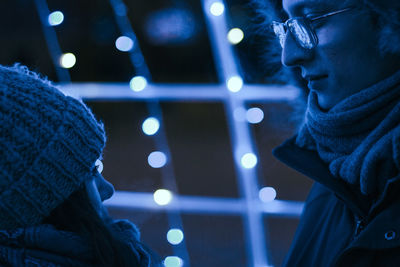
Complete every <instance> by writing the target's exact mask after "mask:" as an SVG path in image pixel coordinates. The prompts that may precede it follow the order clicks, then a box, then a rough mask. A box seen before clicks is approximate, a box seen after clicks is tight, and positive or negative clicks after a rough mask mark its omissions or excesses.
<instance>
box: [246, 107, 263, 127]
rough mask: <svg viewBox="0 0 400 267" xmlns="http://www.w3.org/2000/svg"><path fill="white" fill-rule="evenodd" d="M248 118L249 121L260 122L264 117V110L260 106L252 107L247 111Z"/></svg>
mask: <svg viewBox="0 0 400 267" xmlns="http://www.w3.org/2000/svg"><path fill="white" fill-rule="evenodd" d="M246 119H247V121H248V122H249V123H252V124H256V123H260V122H261V121H262V120H263V119H264V112H263V111H262V110H261V109H260V108H250V109H248V110H247V112H246Z"/></svg>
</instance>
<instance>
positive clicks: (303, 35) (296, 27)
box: [288, 18, 316, 49]
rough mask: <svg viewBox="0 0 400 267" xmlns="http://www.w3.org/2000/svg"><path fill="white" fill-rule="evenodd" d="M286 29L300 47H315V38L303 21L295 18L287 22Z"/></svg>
mask: <svg viewBox="0 0 400 267" xmlns="http://www.w3.org/2000/svg"><path fill="white" fill-rule="evenodd" d="M288 28H289V30H290V32H291V33H292V34H293V36H294V37H295V38H296V41H297V42H298V43H299V45H301V46H302V47H304V48H306V49H311V48H313V47H314V46H315V45H316V39H315V36H314V34H313V32H312V30H311V28H310V26H309V25H308V23H307V21H306V20H305V19H302V18H297V19H292V20H289V21H288Z"/></svg>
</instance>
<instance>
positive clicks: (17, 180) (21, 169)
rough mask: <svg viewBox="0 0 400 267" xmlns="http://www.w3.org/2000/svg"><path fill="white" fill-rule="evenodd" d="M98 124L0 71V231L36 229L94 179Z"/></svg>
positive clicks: (72, 103)
mask: <svg viewBox="0 0 400 267" xmlns="http://www.w3.org/2000/svg"><path fill="white" fill-rule="evenodd" d="M104 145H105V134H104V130H103V126H102V124H100V123H98V122H97V121H96V119H95V118H94V116H93V114H92V113H91V111H90V110H89V109H88V108H87V107H86V106H85V105H84V104H83V103H81V102H79V101H78V100H76V99H74V98H71V97H69V96H65V95H64V94H63V93H61V92H60V91H59V90H58V89H56V88H55V87H54V86H52V85H51V84H50V82H48V81H46V80H43V79H41V78H40V77H39V75H37V74H35V73H33V72H30V71H29V70H28V69H27V68H26V67H21V66H17V65H16V66H14V67H4V66H0V229H10V228H17V227H25V226H29V225H35V224H39V223H40V222H41V221H42V220H43V219H44V218H45V217H47V216H48V215H49V214H50V212H51V211H52V210H53V209H54V208H56V207H57V206H58V205H59V204H61V203H62V202H63V201H64V200H65V199H67V198H68V197H69V196H70V195H71V194H72V193H73V192H74V191H76V190H77V189H79V188H80V186H81V185H82V182H83V181H85V180H86V179H90V177H93V176H94V175H96V170H95V162H96V159H98V158H99V157H100V155H101V152H102V150H103V147H104Z"/></svg>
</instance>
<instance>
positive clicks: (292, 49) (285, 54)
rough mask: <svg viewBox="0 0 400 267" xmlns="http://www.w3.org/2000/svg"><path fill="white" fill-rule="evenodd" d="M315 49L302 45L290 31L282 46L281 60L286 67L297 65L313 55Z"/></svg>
mask: <svg viewBox="0 0 400 267" xmlns="http://www.w3.org/2000/svg"><path fill="white" fill-rule="evenodd" d="M312 53H313V51H312V50H310V49H306V48H303V47H301V46H300V44H298V43H297V42H296V40H295V37H294V36H293V35H292V34H291V33H290V32H289V31H288V32H287V34H286V36H285V41H284V43H283V47H282V54H281V62H282V65H284V66H285V67H297V66H300V65H302V64H303V63H304V62H306V61H308V60H310V59H311V57H312Z"/></svg>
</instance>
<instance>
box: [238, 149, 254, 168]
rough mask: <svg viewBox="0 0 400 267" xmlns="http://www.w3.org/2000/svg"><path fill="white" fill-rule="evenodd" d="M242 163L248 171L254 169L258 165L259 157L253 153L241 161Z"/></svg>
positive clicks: (244, 156)
mask: <svg viewBox="0 0 400 267" xmlns="http://www.w3.org/2000/svg"><path fill="white" fill-rule="evenodd" d="M240 163H241V164H242V166H243V167H244V168H246V169H251V168H254V166H256V165H257V157H256V155H254V154H253V153H246V154H244V155H243V156H242V158H241V159H240Z"/></svg>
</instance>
